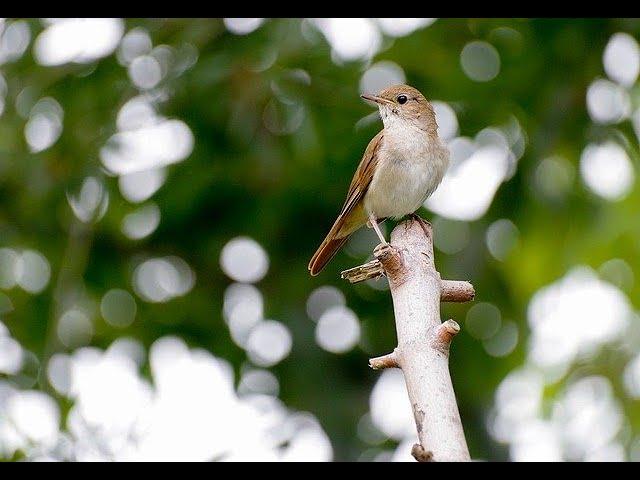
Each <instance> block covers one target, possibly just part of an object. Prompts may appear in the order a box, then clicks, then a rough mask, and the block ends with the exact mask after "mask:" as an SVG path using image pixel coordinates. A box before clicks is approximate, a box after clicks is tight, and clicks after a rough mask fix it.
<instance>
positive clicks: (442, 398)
mask: <svg viewBox="0 0 640 480" xmlns="http://www.w3.org/2000/svg"><path fill="white" fill-rule="evenodd" d="M374 255H375V257H376V259H377V261H378V263H379V265H380V266H381V267H382V269H383V273H384V274H385V275H386V276H387V278H388V281H389V287H390V290H391V295H392V298H393V307H394V313H395V322H396V332H397V336H398V346H397V348H396V349H395V350H394V351H393V352H392V353H390V354H388V355H384V356H382V357H377V358H372V359H371V360H370V361H369V364H370V366H371V367H372V368H374V369H380V368H390V367H397V368H400V369H402V372H403V374H404V378H405V383H406V385H407V392H408V394H409V401H410V403H411V407H412V409H413V414H414V417H415V422H416V429H417V433H418V439H419V440H420V444H419V445H414V448H413V449H412V454H413V456H414V457H415V458H416V460H418V461H468V460H470V457H469V450H468V448H467V443H466V440H465V437H464V432H463V429H462V422H461V421H460V414H459V412H458V405H457V403H456V397H455V394H454V391H453V385H452V383H451V376H450V374H449V363H448V361H449V345H450V343H451V340H452V338H453V337H454V336H455V335H456V334H457V333H458V332H459V330H460V327H459V326H458V324H457V323H456V322H454V321H453V320H447V321H446V322H444V323H441V321H440V301H441V300H443V301H468V300H471V299H473V297H474V291H473V286H471V284H470V283H468V282H456V281H447V280H444V281H442V280H441V279H440V275H439V273H438V272H437V271H436V268H435V264H434V259H433V236H432V230H431V225H430V224H428V223H427V222H425V221H424V220H422V219H420V218H419V217H412V218H411V219H409V220H406V221H404V222H402V223H400V224H399V225H398V226H397V227H396V228H395V229H394V230H393V232H392V233H391V245H379V246H378V247H376V250H375V251H374ZM372 263H373V262H369V263H368V264H367V265H368V267H366V266H365V268H364V269H361V270H358V268H360V267H356V268H355V269H351V270H348V271H346V272H343V278H348V279H350V278H354V277H353V275H352V274H350V273H349V272H360V274H362V272H365V275H366V274H370V273H371V272H372V271H373V269H372ZM345 274H346V277H345ZM378 276H379V275H378ZM357 277H358V274H357V273H356V278H357ZM368 278H372V277H368ZM350 281H351V280H350ZM360 281H361V280H360Z"/></svg>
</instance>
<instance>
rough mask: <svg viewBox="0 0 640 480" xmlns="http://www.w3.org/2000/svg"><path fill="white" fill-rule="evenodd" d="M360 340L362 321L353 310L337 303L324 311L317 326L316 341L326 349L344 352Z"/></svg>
mask: <svg viewBox="0 0 640 480" xmlns="http://www.w3.org/2000/svg"><path fill="white" fill-rule="evenodd" d="M358 340H360V322H359V321H358V317H357V316H356V314H355V313H354V312H353V310H351V309H349V308H347V307H345V306H343V305H335V306H332V307H330V308H328V309H327V310H325V311H324V313H322V315H321V316H320V318H319V319H318V325H317V326H316V342H317V343H318V345H320V347H322V348H323V349H324V350H327V351H329V352H333V353H344V352H346V351H349V350H351V349H352V348H353V347H354V346H355V345H356V344H357V343H358Z"/></svg>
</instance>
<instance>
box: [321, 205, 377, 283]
mask: <svg viewBox="0 0 640 480" xmlns="http://www.w3.org/2000/svg"><path fill="white" fill-rule="evenodd" d="M366 222H367V216H366V214H365V211H364V208H363V207H362V205H356V206H355V207H354V208H353V209H352V210H351V211H350V212H349V213H348V214H347V215H343V214H340V215H339V216H338V218H337V219H336V221H335V223H334V224H333V226H332V227H331V230H330V231H329V233H328V234H327V236H326V237H325V239H324V240H323V241H322V243H321V244H320V246H319V247H318V250H317V251H316V253H315V254H314V255H313V257H312V258H311V261H310V262H309V271H310V272H311V275H313V276H315V275H317V274H318V273H320V270H322V269H323V268H324V266H325V265H326V264H327V263H328V262H329V260H331V259H332V258H333V256H334V255H335V254H336V253H337V252H338V250H340V248H342V246H343V245H344V244H345V243H346V242H347V240H348V239H349V236H350V235H351V234H352V233H353V232H355V231H356V230H358V229H359V228H360V227H362V226H363V225H365V224H366Z"/></svg>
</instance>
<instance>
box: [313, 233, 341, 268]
mask: <svg viewBox="0 0 640 480" xmlns="http://www.w3.org/2000/svg"><path fill="white" fill-rule="evenodd" d="M348 239H349V235H347V236H345V237H342V238H330V237H329V236H327V238H325V239H324V241H323V242H322V244H321V245H320V247H319V248H318V250H317V251H316V253H315V254H314V255H313V257H312V258H311V261H310V262H309V271H310V272H311V275H313V276H316V275H318V273H320V270H322V269H323V268H324V266H325V265H326V264H327V263H329V260H331V259H332V258H333V256H334V255H335V254H336V253H338V250H340V248H342V246H343V245H344V244H345V243H346V241H347V240H348Z"/></svg>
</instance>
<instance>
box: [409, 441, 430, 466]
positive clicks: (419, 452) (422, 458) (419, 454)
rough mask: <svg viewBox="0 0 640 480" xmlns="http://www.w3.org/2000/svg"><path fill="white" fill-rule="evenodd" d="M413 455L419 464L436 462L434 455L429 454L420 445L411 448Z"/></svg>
mask: <svg viewBox="0 0 640 480" xmlns="http://www.w3.org/2000/svg"><path fill="white" fill-rule="evenodd" d="M411 455H413V458H415V459H416V460H417V461H418V462H434V461H435V460H434V459H433V453H432V452H427V451H426V450H425V449H424V448H423V447H422V445H420V444H419V443H414V444H413V447H411Z"/></svg>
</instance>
